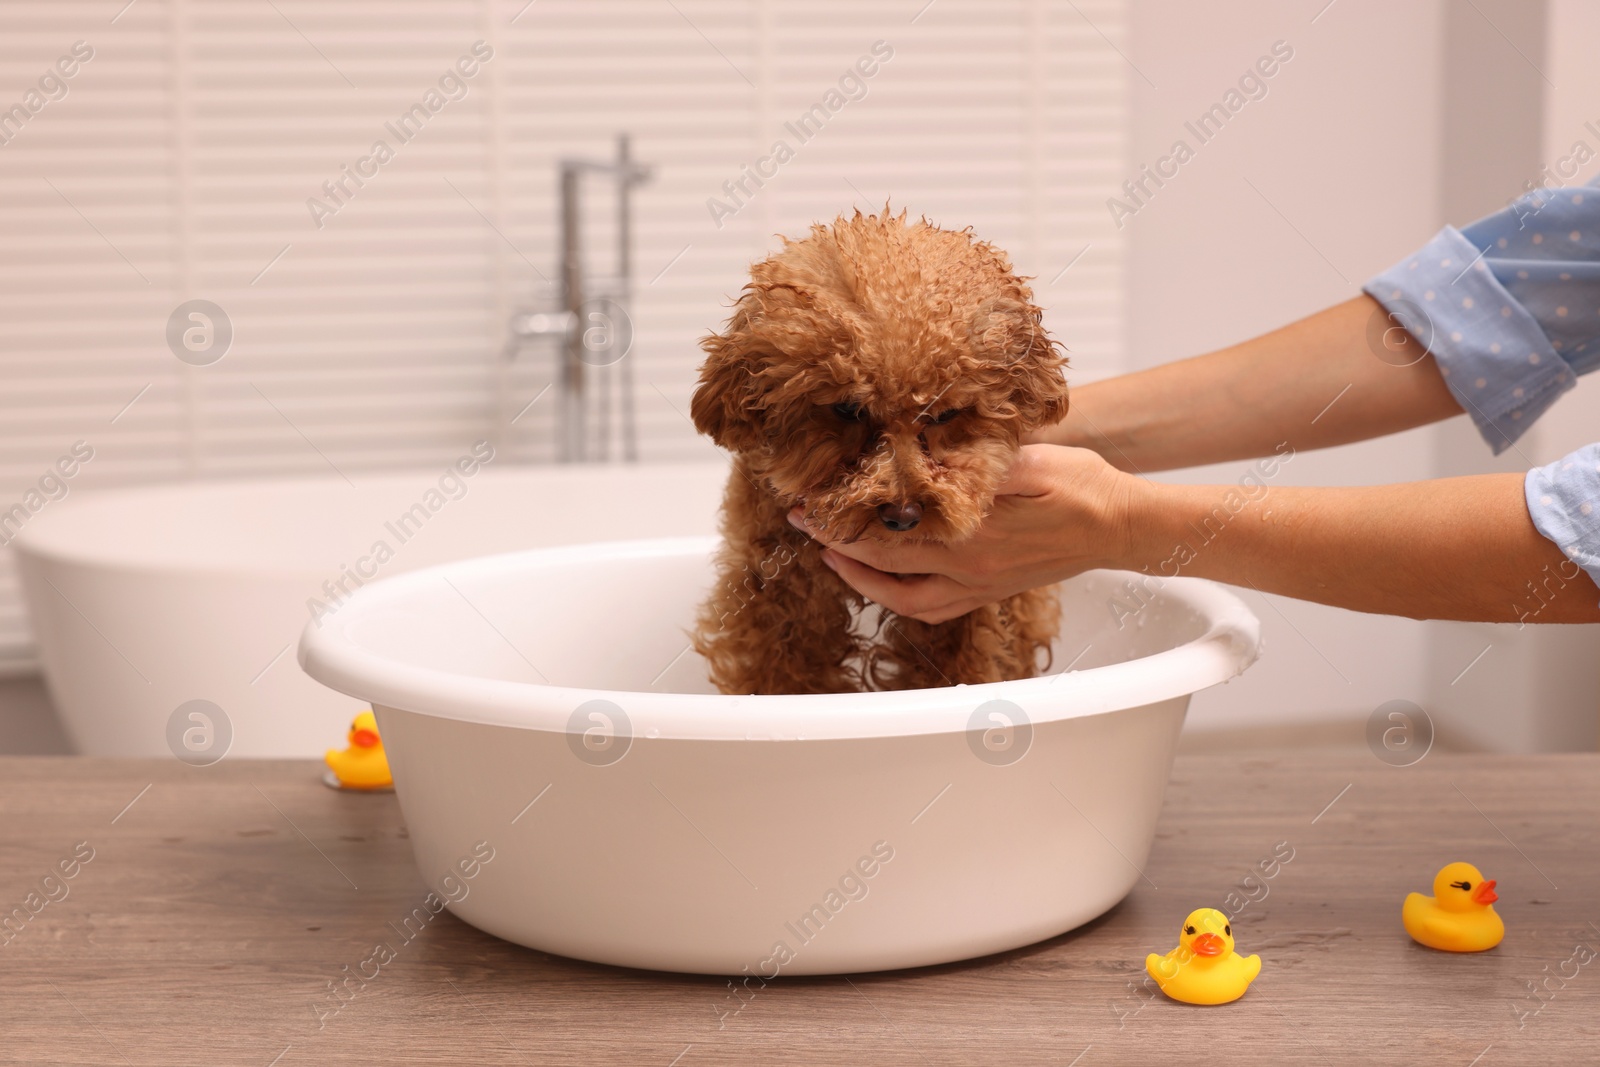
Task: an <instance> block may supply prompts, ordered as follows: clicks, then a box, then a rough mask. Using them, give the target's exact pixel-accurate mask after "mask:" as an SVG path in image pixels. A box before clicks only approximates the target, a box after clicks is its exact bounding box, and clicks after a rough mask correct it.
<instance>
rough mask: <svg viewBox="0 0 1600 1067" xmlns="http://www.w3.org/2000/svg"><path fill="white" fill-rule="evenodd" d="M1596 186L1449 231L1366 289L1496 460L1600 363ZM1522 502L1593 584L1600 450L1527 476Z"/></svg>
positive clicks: (1599, 536) (1519, 204)
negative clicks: (1411, 340)
mask: <svg viewBox="0 0 1600 1067" xmlns="http://www.w3.org/2000/svg"><path fill="white" fill-rule="evenodd" d="M1597 186H1600V182H1597V183H1595V184H1591V185H1589V186H1584V187H1582V188H1570V189H1552V190H1536V191H1535V192H1533V193H1531V194H1529V195H1528V196H1524V197H1522V198H1520V199H1519V200H1517V201H1515V202H1514V203H1513V204H1512V205H1511V206H1510V207H1508V208H1506V210H1504V211H1500V212H1496V213H1495V214H1493V215H1490V216H1488V217H1487V218H1484V219H1480V220H1479V221H1477V222H1475V223H1473V224H1472V225H1470V226H1468V227H1466V229H1464V230H1457V229H1455V228H1454V227H1452V226H1446V227H1445V228H1444V229H1443V230H1441V231H1439V233H1438V235H1437V236H1435V237H1434V238H1433V240H1432V241H1430V242H1428V244H1427V245H1425V246H1424V247H1423V248H1422V249H1421V250H1420V251H1418V252H1416V253H1414V254H1413V255H1410V256H1407V257H1406V258H1405V259H1403V260H1401V261H1400V262H1399V263H1396V264H1395V265H1394V266H1393V267H1391V268H1389V269H1388V270H1386V271H1384V272H1383V273H1382V274H1380V275H1378V276H1377V277H1375V278H1373V279H1372V280H1371V281H1369V282H1368V283H1367V284H1366V285H1365V286H1363V288H1364V289H1365V290H1366V292H1367V293H1368V295H1370V296H1371V297H1372V298H1373V299H1375V300H1377V301H1378V302H1379V303H1380V304H1382V305H1383V306H1384V307H1385V308H1386V309H1387V310H1388V311H1389V312H1390V314H1391V315H1392V316H1393V317H1394V319H1395V320H1396V321H1397V322H1398V323H1400V324H1401V325H1403V326H1404V327H1405V328H1406V330H1407V331H1408V332H1410V333H1411V334H1412V335H1413V336H1414V337H1416V338H1417V340H1418V341H1420V342H1422V344H1423V346H1424V347H1426V348H1427V350H1428V352H1429V353H1430V354H1431V355H1432V357H1433V359H1434V361H1435V362H1436V363H1437V365H1438V367H1439V373H1441V374H1442V375H1444V380H1445V383H1446V384H1447V385H1448V386H1449V387H1450V391H1451V393H1452V394H1454V396H1455V398H1456V400H1457V401H1458V402H1459V403H1460V404H1461V408H1462V410H1463V411H1465V412H1466V413H1467V414H1468V415H1469V416H1470V417H1471V418H1472V421H1473V423H1474V425H1476V426H1477V428H1478V432H1479V433H1480V434H1482V435H1483V439H1484V440H1485V441H1487V442H1488V443H1489V446H1490V448H1492V449H1493V450H1494V452H1495V453H1496V454H1497V455H1498V454H1499V453H1501V452H1504V451H1505V450H1506V449H1507V448H1510V447H1511V445H1512V443H1513V442H1514V441H1516V439H1517V438H1518V437H1521V436H1522V434H1523V433H1524V432H1525V431H1526V430H1527V428H1528V427H1529V426H1530V425H1532V423H1533V421H1534V420H1535V419H1537V418H1538V417H1539V416H1540V415H1541V414H1543V413H1544V412H1545V411H1546V410H1547V409H1548V408H1549V407H1550V405H1551V404H1553V403H1555V401H1556V398H1557V397H1559V396H1560V395H1561V394H1562V393H1565V392H1567V391H1568V390H1569V389H1571V388H1573V386H1574V385H1576V384H1577V377H1578V376H1579V375H1581V374H1587V373H1588V372H1589V371H1592V370H1594V369H1595V368H1596V367H1597V366H1600V188H1597ZM1526 493H1527V500H1528V513H1529V515H1530V516H1531V517H1532V519H1533V522H1534V525H1535V526H1536V527H1537V528H1538V530H1539V532H1540V533H1541V534H1543V535H1544V536H1545V537H1548V538H1549V539H1550V540H1552V541H1554V542H1555V543H1556V544H1557V545H1559V546H1561V549H1562V551H1563V552H1564V553H1565V554H1566V555H1567V557H1568V558H1569V559H1571V560H1572V561H1573V562H1574V563H1576V564H1577V565H1578V566H1580V567H1582V568H1584V570H1585V571H1587V572H1588V574H1589V576H1590V577H1591V578H1593V579H1594V580H1595V582H1596V584H1600V445H1589V446H1587V447H1585V448H1581V449H1579V450H1578V451H1577V452H1574V453H1572V454H1571V455H1570V456H1566V457H1564V458H1563V459H1560V460H1557V461H1556V462H1555V463H1552V464H1550V465H1549V466H1547V467H1541V468H1538V469H1537V470H1533V471H1530V472H1529V473H1528V478H1527V482H1526ZM1573 576H1574V577H1575V576H1576V575H1575V574H1574V575H1573Z"/></svg>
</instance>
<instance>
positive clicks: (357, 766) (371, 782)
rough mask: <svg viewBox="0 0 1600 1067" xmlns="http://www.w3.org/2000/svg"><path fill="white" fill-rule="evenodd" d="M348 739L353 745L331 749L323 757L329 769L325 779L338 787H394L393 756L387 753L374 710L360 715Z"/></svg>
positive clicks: (370, 788) (368, 788)
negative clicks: (391, 771) (390, 771)
mask: <svg viewBox="0 0 1600 1067" xmlns="http://www.w3.org/2000/svg"><path fill="white" fill-rule="evenodd" d="M346 740H348V741H349V742H350V747H349V748H346V749H344V750H343V751H340V750H339V749H337V748H330V749H328V754H327V755H326V756H324V757H323V759H325V760H326V761H327V764H328V768H329V773H328V774H327V775H326V776H324V781H326V782H327V783H328V784H329V785H331V786H333V787H334V788H335V789H364V790H368V791H371V790H376V789H393V788H394V779H393V778H392V777H391V776H390V775H389V757H388V756H386V755H384V752H383V739H382V738H381V737H379V736H378V719H377V717H376V716H375V715H373V714H372V712H370V711H363V712H362V713H361V714H360V715H357V716H356V717H355V721H353V722H352V723H351V724H350V733H349V734H348V735H347V737H346Z"/></svg>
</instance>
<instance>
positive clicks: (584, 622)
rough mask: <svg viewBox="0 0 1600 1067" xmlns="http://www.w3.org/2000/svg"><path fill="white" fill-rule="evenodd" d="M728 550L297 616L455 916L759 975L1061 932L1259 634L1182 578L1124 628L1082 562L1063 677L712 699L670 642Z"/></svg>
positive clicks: (831, 969) (503, 572)
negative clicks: (1188, 718)
mask: <svg viewBox="0 0 1600 1067" xmlns="http://www.w3.org/2000/svg"><path fill="white" fill-rule="evenodd" d="M715 547H716V542H715V540H714V539H711V538H695V539H677V540H659V541H642V542H626V543H614V544H595V545H581V546H572V547H569V548H556V549H544V550H536V551H530V552H520V553H515V554H511V555H503V556H495V557H489V558H486V559H479V560H471V561H466V562H460V563H452V564H447V565H444V566H441V567H435V568H431V569H428V570H424V571H417V572H414V573H411V574H407V575H403V576H400V577H397V578H393V579H388V580H384V581H382V582H377V583H374V584H372V585H369V586H367V587H366V588H364V589H362V590H361V591H360V592H358V593H357V594H356V595H355V596H354V597H353V598H352V599H351V600H350V601H349V602H348V603H347V604H346V605H345V606H343V607H342V608H341V609H340V610H339V611H338V612H337V613H336V614H335V615H333V616H332V617H329V618H327V619H324V620H323V624H322V625H321V626H317V625H315V624H313V625H310V626H308V627H307V628H306V631H305V633H304V636H303V637H302V639H301V644H300V660H301V664H302V665H303V666H304V668H305V670H306V671H307V672H308V673H309V674H310V675H311V676H312V677H314V678H316V679H318V680H319V681H321V682H323V683H325V684H327V685H329V686H331V687H333V688H335V689H338V690H340V691H342V692H345V693H349V694H350V695H352V696H355V697H358V698H360V699H361V700H363V701H370V702H372V703H373V704H374V706H375V707H376V709H377V714H378V723H379V729H380V731H381V732H382V734H383V738H384V743H385V746H386V748H387V750H388V753H389V759H390V763H391V766H392V769H393V771H394V777H395V783H396V789H397V790H398V793H399V800H400V805H401V807H402V809H403V810H404V813H405V818H406V825H407V826H408V828H409V830H410V835H411V841H412V847H413V849H414V852H415V856H416V859H417V863H418V867H419V869H420V870H421V872H422V874H423V877H424V878H425V879H427V880H428V881H429V883H430V884H431V885H433V886H434V887H435V889H436V890H437V891H438V892H439V893H440V895H441V897H443V898H444V899H446V900H449V901H450V902H451V903H450V905H449V906H450V907H451V908H452V910H453V911H454V912H455V913H456V914H457V915H458V916H459V917H460V918H462V919H463V920H465V921H466V922H469V923H472V924H473V925H475V926H477V927H479V928H481V929H483V930H485V931H487V932H489V933H491V934H495V935H497V936H499V937H503V938H506V939H507V940H510V941H514V942H517V943H519V944H523V945H528V946H531V947H534V948H538V949H541V950H544V951H547V952H553V953H559V954H562V955H567V956H573V957H578V958H581V959H586V960H593V961H596V962H600V963H609V964H619V965H623V966H631V967H645V968H654V969H660V970H670V971H688V972H697V973H717V974H733V975H747V976H757V977H746V978H745V979H744V981H745V983H746V985H747V987H749V988H751V989H754V988H756V987H757V986H756V984H755V983H759V982H760V981H761V980H763V979H764V978H772V977H774V976H776V975H777V974H819V973H843V972H854V971H867V970H880V969H886V968H898V967H914V966H921V965H926V964H936V963H943V962H948V961H951V960H957V959H965V958H969V957H973V956H979V955H984V954H987V953H991V952H997V951H1001V950H1004V949H1010V948H1015V947H1018V946H1021V945H1026V944H1030V943H1032V942H1035V941H1038V940H1041V939H1044V938H1049V937H1052V936H1054V935H1056V934H1059V933H1062V932H1063V931H1066V930H1070V929H1072V928H1073V927H1075V926H1078V925H1079V924H1081V923H1084V922H1087V921H1088V920H1090V919H1092V918H1094V917H1095V916H1097V915H1099V914H1101V913H1102V912H1104V911H1106V910H1107V909H1108V908H1110V907H1112V906H1113V905H1114V904H1116V903H1117V901H1119V900H1120V899H1122V897H1123V896H1124V895H1125V894H1126V893H1127V892H1128V891H1129V889H1131V888H1132V887H1133V885H1134V884H1135V883H1136V882H1137V881H1138V880H1139V878H1140V877H1141V875H1140V869H1141V868H1142V867H1143V865H1144V863H1145V861H1146V858H1147V856H1148V853H1149V850H1150V844H1151V840H1152V837H1153V835H1154V832H1155V823H1156V816H1157V814H1158V812H1159V811H1160V808H1161V800H1162V794H1163V791H1164V789H1165V785H1166V780H1167V775H1168V772H1169V770H1170V767H1171V762H1172V756H1173V751H1174V748H1175V745H1176V743H1177V739H1178V733H1179V730H1180V729H1181V727H1182V725H1183V717H1184V712H1185V709H1186V707H1187V705H1188V701H1189V695H1190V694H1191V693H1193V692H1195V691H1196V690H1199V689H1203V688H1205V687H1207V686H1211V685H1215V684H1217V683H1219V682H1223V681H1226V680H1227V679H1229V678H1231V677H1233V676H1234V675H1236V674H1238V673H1239V672H1240V671H1242V670H1244V669H1245V668H1246V667H1247V666H1249V665H1250V663H1251V662H1253V661H1254V659H1255V657H1256V655H1257V651H1258V648H1259V644H1260V634H1259V624H1258V623H1257V620H1256V619H1255V617H1254V616H1253V615H1251V614H1250V612H1249V611H1248V610H1247V609H1246V608H1245V606H1244V605H1243V604H1242V603H1241V602H1240V601H1239V600H1238V599H1237V598H1236V597H1234V596H1233V595H1232V594H1230V593H1228V592H1226V591H1224V590H1222V589H1221V588H1219V587H1217V586H1214V585H1212V584H1210V583H1207V582H1203V581H1198V580H1194V579H1177V580H1172V581H1168V582H1166V583H1165V585H1164V586H1163V587H1162V588H1161V589H1160V590H1159V591H1158V592H1156V593H1155V595H1154V599H1153V601H1152V602H1151V603H1150V604H1149V606H1148V607H1146V608H1145V609H1144V610H1143V611H1142V612H1140V613H1139V615H1138V616H1136V617H1135V618H1133V619H1131V620H1128V621H1127V625H1125V626H1124V627H1122V628H1121V629H1116V628H1113V626H1112V624H1111V613H1110V611H1109V610H1108V608H1107V598H1108V597H1110V596H1111V595H1113V594H1114V593H1120V592H1121V590H1120V588H1119V587H1120V584H1121V582H1122V581H1124V580H1125V579H1126V578H1127V575H1123V574H1120V573H1117V572H1092V573H1090V574H1087V575H1083V576H1081V577H1079V578H1077V579H1074V580H1072V581H1070V582H1067V583H1065V584H1064V585H1063V586H1062V597H1063V603H1064V608H1065V611H1064V613H1063V614H1064V617H1065V625H1064V631H1063V633H1062V635H1061V638H1060V639H1059V641H1058V642H1057V645H1056V648H1055V655H1056V663H1057V664H1058V665H1059V664H1066V663H1070V662H1072V661H1074V660H1076V664H1075V666H1076V669H1075V670H1073V671H1072V672H1071V673H1067V674H1062V675H1052V676H1046V677H1042V678H1034V679H1028V680H1025V681H1016V682H1001V683H996V684H992V685H980V686H956V687H952V688H943V689H924V690H912V691H906V692H886V693H852V694H839V695H811V696H765V697H749V696H746V697H737V696H725V695H721V694H718V693H715V692H713V691H712V689H711V687H710V685H709V684H708V683H707V681H706V677H705V671H704V666H703V663H702V661H701V660H700V659H699V657H698V656H696V654H695V653H693V652H692V651H686V649H687V644H688V642H687V640H686V638H685V636H684V633H685V629H686V628H687V627H688V626H689V624H690V622H691V620H692V618H693V615H694V611H695V607H696V605H697V604H698V603H699V602H700V600H701V598H702V596H703V594H704V592H705V590H706V588H707V587H708V585H709V583H710V580H711V575H712V569H711V556H712V552H713V551H714V549H715ZM778 652H779V650H776V649H775V650H774V653H775V654H778ZM994 701H1003V702H1005V703H1001V704H995V703H992V702H994ZM596 702H603V703H596ZM484 855H492V857H493V858H492V859H491V860H490V861H489V862H487V863H478V862H477V859H481V858H482V857H483V856H484ZM475 857H476V858H475ZM463 863H465V864H466V867H465V868H464V867H462V866H461V865H462V864H463ZM469 868H470V870H471V872H472V875H473V877H472V879H471V880H470V881H466V880H464V879H463V877H462V875H461V874H459V873H455V872H458V871H463V870H466V869H469Z"/></svg>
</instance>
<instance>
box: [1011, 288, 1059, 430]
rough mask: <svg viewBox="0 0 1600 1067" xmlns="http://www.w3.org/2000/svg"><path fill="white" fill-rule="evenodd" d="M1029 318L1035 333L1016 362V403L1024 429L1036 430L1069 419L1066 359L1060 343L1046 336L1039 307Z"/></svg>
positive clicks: (1032, 333) (1033, 310)
mask: <svg viewBox="0 0 1600 1067" xmlns="http://www.w3.org/2000/svg"><path fill="white" fill-rule="evenodd" d="M1029 318H1030V320H1031V324H1032V331H1031V333H1030V341H1029V345H1028V348H1027V349H1026V351H1025V352H1024V353H1023V354H1022V355H1021V356H1019V357H1018V358H1017V361H1016V367H1017V369H1018V371H1019V373H1018V374H1017V377H1016V387H1015V400H1014V402H1015V403H1016V405H1017V410H1018V414H1019V417H1020V418H1021V421H1022V424H1023V426H1025V427H1026V428H1027V429H1029V430H1037V429H1039V428H1040V427H1042V426H1054V425H1055V424H1056V423H1058V422H1060V421H1061V420H1062V419H1064V418H1066V417H1067V379H1066V378H1065V377H1064V376H1063V375H1062V373H1061V372H1062V371H1063V370H1065V369H1066V366H1067V358H1066V356H1064V355H1063V354H1062V352H1063V349H1062V347H1061V343H1060V342H1059V341H1057V340H1055V338H1053V337H1051V336H1050V335H1049V334H1047V333H1045V330H1044V326H1043V324H1042V323H1041V321H1040V319H1041V318H1042V315H1041V313H1040V311H1039V309H1038V308H1033V309H1032V313H1031V315H1030V316H1029Z"/></svg>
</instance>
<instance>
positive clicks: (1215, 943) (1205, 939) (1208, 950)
mask: <svg viewBox="0 0 1600 1067" xmlns="http://www.w3.org/2000/svg"><path fill="white" fill-rule="evenodd" d="M1189 947H1190V948H1192V949H1194V954H1195V955H1196V956H1220V955H1222V949H1223V941H1222V938H1220V937H1218V936H1217V935H1216V934H1201V935H1200V936H1199V937H1197V938H1195V939H1194V940H1193V941H1191V942H1189Z"/></svg>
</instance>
